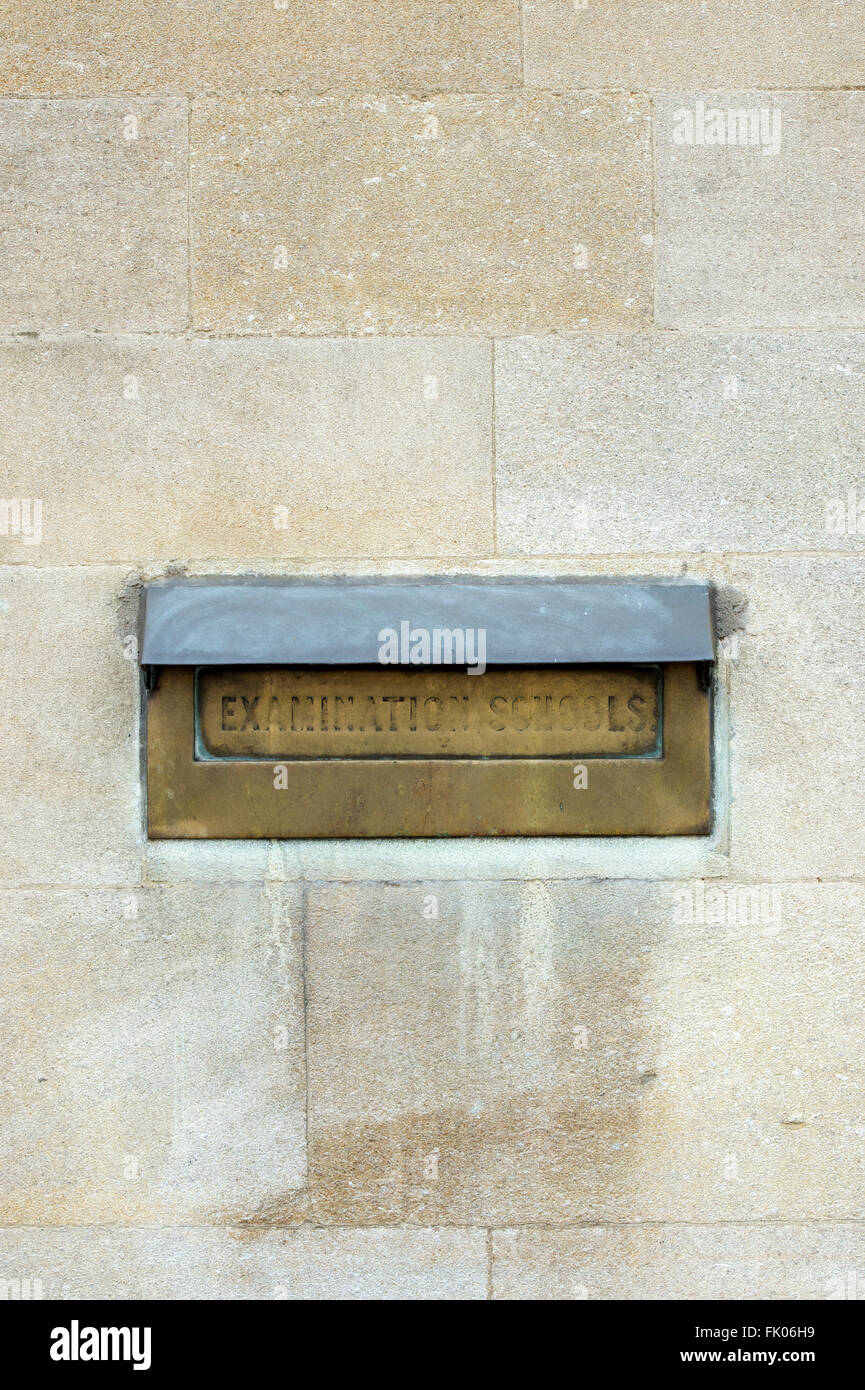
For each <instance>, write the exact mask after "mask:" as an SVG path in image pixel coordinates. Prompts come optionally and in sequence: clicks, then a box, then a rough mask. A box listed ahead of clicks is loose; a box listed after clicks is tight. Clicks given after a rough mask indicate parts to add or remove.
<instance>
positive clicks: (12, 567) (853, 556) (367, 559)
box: [0, 503, 865, 583]
mask: <svg viewBox="0 0 865 1390" xmlns="http://www.w3.org/2000/svg"><path fill="white" fill-rule="evenodd" d="M266 505H267V506H270V505H276V504H269V503H268V504H266ZM4 539H5V538H4ZM524 556H525V552H524V551H502V552H500V553H499V554H497V555H492V556H477V555H468V556H466V555H463V556H456V557H453V558H452V557H451V556H449V555H446V556H441V555H373V554H369V555H367V554H363V553H361V552H357V553H352V554H346V553H343V554H340V555H261V556H255V557H253V558H251V559H249V560H235V559H233V558H232V557H230V556H225V555H205V556H202V557H196V559H194V560H190V561H187V562H186V563H185V568H184V571H183V573H177V572H176V571H171V573H169V574H166V575H160V576H159V577H160V578H172V579H184V578H189V579H200V578H204V577H205V576H203V575H200V574H198V573H197V570H198V568H199V567H200V566H201V565H211V564H212V565H221V566H226V565H230V566H232V567H233V568H232V570H231V571H225V570H220V571H219V573H220V574H221V575H222V574H224V575H225V577H226V578H237V579H239V578H241V577H244V576H245V577H248V578H255V577H256V576H257V575H258V571H259V570H260V568H261V567H262V566H263V565H275V566H279V565H292V566H294V565H296V566H309V565H328V566H329V567H330V569H329V571H328V572H329V574H342V573H343V571H342V570H341V569H340V568H339V567H340V566H342V565H347V564H355V563H362V564H376V563H378V564H379V565H390V564H393V563H396V562H405V563H406V564H418V565H420V564H430V565H435V566H438V567H440V568H439V569H438V570H437V571H436V572H437V573H445V574H446V573H447V570H448V569H453V568H454V567H455V566H457V565H466V566H478V565H496V564H500V563H502V562H508V561H510V562H513V563H516V562H517V561H518V560H522V559H523V558H524ZM862 559H865V549H863V550H861V551H858V552H851V551H847V550H717V551H716V550H706V551H703V550H693V551H692V550H684V551H663V552H661V551H658V552H657V553H654V552H652V553H646V552H644V551H637V550H623V551H603V552H602V551H597V552H592V551H582V552H580V554H561V555H558V554H552V555H551V554H538V555H531V556H529V557H528V559H527V563H526V566H525V567H526V568H528V567H529V566H531V565H532V563H534V564H535V565H551V566H552V565H553V563H554V562H555V561H561V563H562V565H569V566H570V567H571V568H572V569H575V571H576V573H577V577H585V578H591V577H592V576H593V575H594V574H595V573H596V572H597V569H598V565H600V564H602V563H603V562H604V561H616V562H619V561H628V562H630V561H633V562H634V563H635V564H636V563H640V564H642V566H643V568H642V569H641V570H640V572H639V574H629V573H625V572H623V573H621V574H618V575H614V576H612V577H613V578H620V579H622V580H628V579H638V578H642V577H644V576H645V574H646V572H647V567H649V568H651V567H652V566H654V565H659V564H665V563H670V564H673V563H675V562H678V561H686V562H687V563H688V564H689V565H691V566H693V567H694V573H695V574H696V572H697V571H698V570H699V569H701V568H705V567H706V565H708V564H710V563H713V562H717V563H719V564H723V563H725V562H726V563H729V562H730V561H731V560H814V561H817V560H827V561H828V560H831V561H833V562H835V561H840V560H846V561H850V562H851V563H853V562H859V561H861V560H862ZM176 560H177V557H176V555H172V556H166V557H165V558H164V559H162V560H159V559H153V558H150V557H148V558H142V557H140V556H138V557H135V558H132V559H129V560H70V561H69V562H68V563H63V562H62V561H55V562H53V563H52V562H47V563H46V564H44V565H37V564H31V563H30V562H29V561H24V560H22V561H21V562H20V563H17V562H16V561H12V560H9V561H6V560H0V572H3V571H6V572H7V573H8V574H14V573H16V571H21V572H23V573H27V574H30V573H35V574H48V573H50V572H52V571H55V570H56V571H60V572H64V573H68V572H69V571H70V570H84V571H94V570H100V569H135V570H139V569H140V568H142V567H145V568H147V569H155V570H159V569H161V568H163V567H165V566H168V565H172V564H174V563H176ZM595 561H597V565H596V564H595V563H594V562H595ZM566 572H570V571H565V570H559V569H556V570H555V571H553V572H552V573H550V574H549V575H542V576H540V577H541V578H550V579H554V578H561V577H563V576H564V574H565V573H566ZM689 574H690V571H688V572H687V573H686V574H681V573H677V574H675V575H669V576H667V577H668V578H671V579H679V578H681V579H685V578H687V577H688V576H689ZM413 575H414V572H413V571H409V570H406V571H404V572H403V571H399V570H393V571H391V570H384V571H382V570H376V571H370V573H369V574H358V575H351V576H348V577H351V578H358V579H363V578H369V579H373V578H375V579H381V578H406V577H413ZM481 576H482V577H484V578H489V579H497V578H498V579H511V578H513V579H523V578H525V577H526V576H525V575H524V574H523V573H522V572H518V573H512V572H511V571H509V570H502V572H501V573H500V574H498V573H496V572H487V571H480V572H478V576H477V577H481ZM269 577H271V578H275V579H278V578H282V577H284V578H293V577H298V578H301V577H308V578H314V577H321V576H318V575H317V572H311V571H310V572H309V573H307V572H306V571H304V570H301V569H298V571H297V572H295V571H294V570H292V571H290V572H286V573H285V574H284V575H283V574H282V573H281V572H280V571H275V572H274V573H273V574H272V575H270V576H269ZM453 577H454V578H459V577H460V576H459V574H457V573H454V575H453ZM467 577H475V571H469V572H468V575H467ZM141 578H142V582H144V583H149V582H151V581H150V580H148V579H147V578H146V577H144V576H141Z"/></svg>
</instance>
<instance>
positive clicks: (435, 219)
mask: <svg viewBox="0 0 865 1390" xmlns="http://www.w3.org/2000/svg"><path fill="white" fill-rule="evenodd" d="M191 138H192V148H191V157H192V199H193V228H194V242H195V244H194V257H195V290H194V299H195V302H194V317H195V322H196V325H197V326H198V327H199V328H201V329H204V330H207V331H216V332H219V331H233V332H239V333H262V332H267V331H269V330H275V329H278V330H280V331H284V332H288V333H292V334H308V333H317V334H322V333H353V334H362V333H376V332H378V333H400V332H408V333H424V332H444V333H453V332H462V331H465V332H470V333H473V332H485V333H492V332H519V331H537V332H543V331H547V330H550V329H576V328H580V327H585V326H589V325H595V324H599V325H609V326H637V325H639V324H641V323H645V322H646V321H647V319H648V316H649V313H650V308H651V277H652V265H653V254H654V253H653V251H652V247H651V234H652V225H651V223H652V219H651V198H650V188H649V182H650V150H649V141H648V104H647V101H646V99H644V98H641V97H630V96H625V95H618V94H603V95H597V94H593V95H592V96H581V97H579V98H577V97H561V96H552V95H548V94H534V95H524V94H519V95H513V96H498V97H495V96H454V97H448V96H445V97H439V98H436V99H434V100H430V101H413V100H408V99H405V98H399V97H397V98H390V97H388V98H384V97H382V98H376V99H372V98H370V99H367V100H361V99H359V98H342V99H337V98H320V99H317V100H309V101H296V100H291V99H283V98H261V99H259V100H249V101H244V102H227V101H214V100H205V101H200V102H196V103H195V104H194V107H193V113H192V137H191Z"/></svg>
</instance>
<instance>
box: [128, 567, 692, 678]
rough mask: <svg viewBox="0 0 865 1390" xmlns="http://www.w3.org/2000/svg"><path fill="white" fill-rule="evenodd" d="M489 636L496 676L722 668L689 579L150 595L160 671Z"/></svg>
mask: <svg viewBox="0 0 865 1390" xmlns="http://www.w3.org/2000/svg"><path fill="white" fill-rule="evenodd" d="M406 622H407V623H409V624H410V626H411V629H418V628H420V629H426V630H427V631H430V632H431V631H433V630H434V629H448V630H454V629H463V630H466V629H474V630H477V629H479V628H483V629H485V630H486V660H487V662H488V664H489V665H491V666H504V665H517V666H520V665H544V664H550V665H552V664H557V663H570V664H577V663H587V662H598V663H600V662H662V661H712V660H713V659H714V652H713V647H712V619H711V610H710V604H709V590H708V586H707V585H705V584H699V583H693V582H690V581H682V580H667V581H660V582H657V583H644V582H634V581H631V580H619V579H610V580H597V579H590V580H555V579H550V580H519V579H506V580H505V579H485V578H480V579H476V578H471V579H459V580H451V579H445V580H437V579H423V580H421V579H405V580H387V581H384V580H382V581H376V580H369V579H362V580H353V579H315V580H309V579H297V580H296V579H256V578H242V579H169V580H162V581H157V582H155V583H153V584H149V585H147V588H146V597H145V609H144V630H143V637H142V644H141V661H142V663H143V664H145V665H152V666H226V665H250V666H255V665H286V666H289V665H316V666H319V665H320V666H352V665H371V664H378V662H379V647H380V643H381V640H382V639H381V638H380V636H379V634H380V633H381V632H382V631H383V630H385V629H394V630H395V631H397V632H399V631H400V625H401V624H402V623H406Z"/></svg>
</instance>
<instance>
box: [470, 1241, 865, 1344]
mask: <svg viewBox="0 0 865 1390" xmlns="http://www.w3.org/2000/svg"><path fill="white" fill-rule="evenodd" d="M492 1239H493V1298H504V1299H595V1298H600V1299H646V1298H648V1299H665V1300H666V1299H689V1300H690V1299H709V1298H711V1299H741V1300H744V1301H746V1302H748V1301H751V1300H753V1299H761V1298H765V1299H812V1298H813V1299H841V1298H861V1297H862V1289H863V1286H865V1235H863V1232H862V1228H861V1226H860V1225H858V1224H854V1225H843V1224H841V1223H832V1224H829V1223H826V1224H820V1225H798V1226H784V1225H755V1226H735V1225H730V1226H714V1227H713V1226H666V1227H660V1228H659V1227H644V1228H640V1227H639V1226H637V1227H634V1226H631V1227H621V1226H620V1227H618V1228H617V1227H613V1226H601V1227H597V1228H595V1229H593V1230H587V1229H582V1230H579V1229H570V1230H560V1231H532V1230H526V1231H495V1232H493V1238H492ZM710 1345H711V1346H713V1347H715V1349H717V1346H718V1345H720V1343H717V1344H716V1343H714V1342H710V1341H709V1339H707V1340H706V1346H710Z"/></svg>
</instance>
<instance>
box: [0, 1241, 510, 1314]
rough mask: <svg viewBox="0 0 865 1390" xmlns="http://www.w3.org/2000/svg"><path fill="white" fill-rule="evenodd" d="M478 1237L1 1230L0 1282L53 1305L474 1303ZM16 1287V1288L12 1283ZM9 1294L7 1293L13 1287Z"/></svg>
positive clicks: (478, 1294) (478, 1284)
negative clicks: (85, 1301) (120, 1301)
mask: <svg viewBox="0 0 865 1390" xmlns="http://www.w3.org/2000/svg"><path fill="white" fill-rule="evenodd" d="M486 1239H487V1238H486V1232H485V1231H480V1230H462V1231H461V1230H455V1229H442V1230H430V1229H423V1228H421V1229H415V1230H400V1231H397V1230H386V1229H385V1230H382V1229H379V1230H376V1229H371V1230H356V1231H348V1230H341V1231H340V1230H332V1231H326V1230H313V1229H310V1228H309V1227H302V1228H299V1229H297V1230H295V1231H286V1230H262V1229H261V1227H257V1228H256V1227H249V1226H247V1227H245V1228H242V1229H238V1228H236V1227H234V1228H230V1227H229V1228H223V1229H218V1228H214V1227H202V1226H199V1227H194V1228H193V1227H186V1228H185V1229H184V1228H179V1229H175V1230H165V1229H163V1230H141V1229H136V1228H134V1227H130V1228H127V1229H126V1230H123V1229H118V1228H115V1229H111V1228H106V1227H100V1228H96V1229H94V1228H86V1227H85V1228H81V1227H79V1228H78V1229H71V1230H70V1229H68V1228H67V1229H65V1230H64V1229H57V1230H53V1231H51V1230H44V1229H43V1230H37V1229H34V1228H30V1229H21V1228H18V1229H14V1228H10V1229H7V1230H0V1280H4V1279H5V1280H8V1281H14V1280H15V1279H18V1280H26V1279H30V1281H31V1282H30V1289H29V1292H30V1296H31V1297H33V1296H34V1295H33V1289H34V1284H35V1281H36V1280H40V1281H41V1285H40V1287H41V1296H42V1297H44V1298H55V1299H60V1298H62V1299H73V1300H74V1299H81V1298H94V1299H116V1298H134V1299H147V1298H157V1299H200V1298H218V1299H248V1298H256V1299H277V1300H282V1299H340V1300H343V1299H351V1300H353V1299H423V1300H428V1299H460V1300H464V1299H482V1298H485V1297H486V1287H487V1249H486ZM19 1287H20V1286H19ZM13 1293H14V1288H13Z"/></svg>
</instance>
